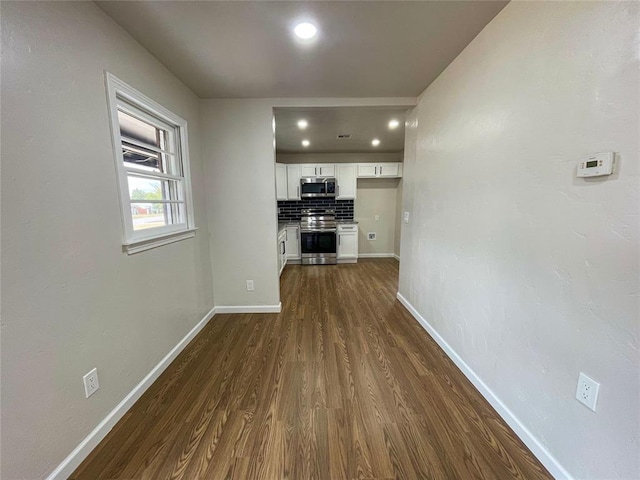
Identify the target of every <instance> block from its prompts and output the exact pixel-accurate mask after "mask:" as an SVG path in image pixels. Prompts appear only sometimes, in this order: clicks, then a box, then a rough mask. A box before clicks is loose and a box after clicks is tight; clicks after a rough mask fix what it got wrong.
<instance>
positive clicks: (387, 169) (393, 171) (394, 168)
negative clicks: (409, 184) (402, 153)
mask: <svg viewBox="0 0 640 480" xmlns="http://www.w3.org/2000/svg"><path fill="white" fill-rule="evenodd" d="M378 176H380V177H399V176H400V164H399V163H380V164H378Z"/></svg>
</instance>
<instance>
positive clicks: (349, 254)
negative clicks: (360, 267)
mask: <svg viewBox="0 0 640 480" xmlns="http://www.w3.org/2000/svg"><path fill="white" fill-rule="evenodd" d="M357 261H358V225H357V224H356V223H343V224H339V225H338V262H339V263H356V262H357Z"/></svg>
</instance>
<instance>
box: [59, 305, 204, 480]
mask: <svg viewBox="0 0 640 480" xmlns="http://www.w3.org/2000/svg"><path fill="white" fill-rule="evenodd" d="M215 314H216V308H215V307H214V308H212V309H211V310H209V312H208V313H207V314H206V315H205V316H204V317H203V318H202V320H200V321H199V322H198V323H197V324H196V325H195V327H193V328H192V329H191V330H190V331H189V333H187V334H186V335H185V336H184V338H183V339H182V340H180V341H179V342H178V344H177V345H176V346H175V347H173V348H172V349H171V351H170V352H169V353H167V354H166V355H165V356H164V358H163V359H162V360H160V362H158V364H157V365H156V366H155V367H153V369H152V370H151V371H150V372H149V373H148V374H147V376H146V377H144V378H143V379H142V380H141V381H140V383H138V385H136V386H135V387H134V388H133V390H131V391H130V392H129V393H128V394H127V396H126V397H124V398H123V399H122V401H121V402H120V403H119V404H118V405H117V406H116V407H115V408H114V409H113V410H111V412H109V413H108V414H107V416H106V417H104V419H103V420H102V421H101V422H100V423H99V424H98V426H97V427H96V428H94V429H93V431H92V432H91V433H90V434H89V435H87V436H86V437H85V438H84V440H82V442H80V444H79V445H78V446H77V447H76V448H75V449H74V450H73V452H71V453H70V454H69V456H68V457H67V458H65V459H64V460H63V461H62V463H61V464H60V465H58V466H57V467H56V469H55V470H54V471H53V472H51V474H50V475H49V476H48V477H47V480H66V479H67V478H69V476H70V475H71V474H72V473H73V472H74V471H75V469H76V468H78V466H79V465H80V464H81V463H82V461H83V460H84V459H85V458H87V456H88V455H89V454H90V453H91V452H92V451H93V449H94V448H96V446H97V445H98V444H99V443H100V442H101V441H102V439H104V437H106V436H107V433H109V432H110V431H111V429H112V428H113V427H114V426H115V425H116V423H118V421H119V420H120V419H121V418H122V417H123V416H124V414H125V413H127V411H129V409H130V408H131V407H132V406H133V404H134V403H136V401H137V400H138V399H139V398H140V397H141V396H142V394H143V393H144V392H145V391H146V390H147V389H148V388H149V387H150V386H151V385H152V384H153V382H155V381H156V380H157V379H158V377H159V376H160V375H161V374H162V372H164V371H165V370H166V368H167V367H168V366H169V365H170V364H171V362H173V361H174V360H175V359H176V357H177V356H178V355H179V354H180V352H182V350H184V348H185V347H186V346H187V345H188V344H189V342H190V341H191V340H193V338H194V337H195V336H196V335H197V334H198V333H200V330H202V329H203V328H204V327H205V325H207V323H209V320H211V319H212V318H213V316H214V315H215Z"/></svg>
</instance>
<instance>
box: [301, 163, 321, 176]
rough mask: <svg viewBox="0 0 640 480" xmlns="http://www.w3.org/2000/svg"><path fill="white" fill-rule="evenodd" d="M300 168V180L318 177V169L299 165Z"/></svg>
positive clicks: (313, 166)
mask: <svg viewBox="0 0 640 480" xmlns="http://www.w3.org/2000/svg"><path fill="white" fill-rule="evenodd" d="M301 168H302V175H301V176H302V178H308V177H317V176H318V173H317V172H318V167H316V166H315V165H301Z"/></svg>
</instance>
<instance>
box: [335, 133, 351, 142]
mask: <svg viewBox="0 0 640 480" xmlns="http://www.w3.org/2000/svg"><path fill="white" fill-rule="evenodd" d="M337 138H338V140H349V139H350V138H351V134H347V133H343V134H341V135H338V137H337Z"/></svg>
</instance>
